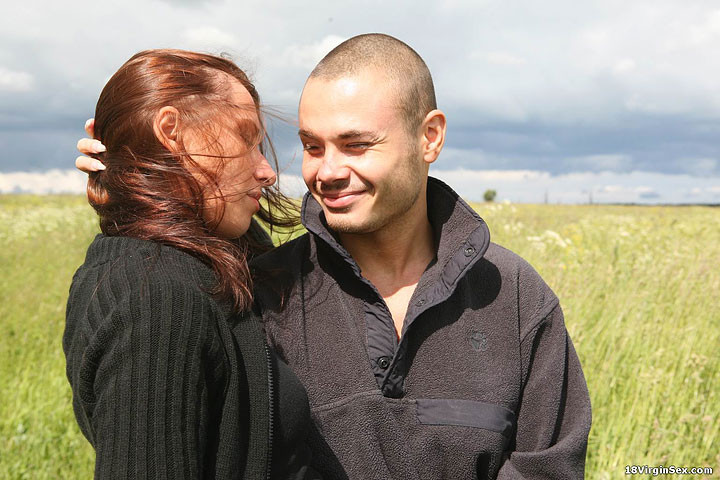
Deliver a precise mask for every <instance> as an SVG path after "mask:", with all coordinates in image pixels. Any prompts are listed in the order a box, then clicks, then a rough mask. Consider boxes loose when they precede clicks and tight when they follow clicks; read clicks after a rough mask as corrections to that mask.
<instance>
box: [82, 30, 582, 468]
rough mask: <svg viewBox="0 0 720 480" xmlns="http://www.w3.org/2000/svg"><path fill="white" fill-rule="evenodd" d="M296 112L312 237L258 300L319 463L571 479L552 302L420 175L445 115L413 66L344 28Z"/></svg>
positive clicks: (578, 449)
mask: <svg viewBox="0 0 720 480" xmlns="http://www.w3.org/2000/svg"><path fill="white" fill-rule="evenodd" d="M299 124H300V131H299V134H300V139H301V141H302V143H303V148H304V154H303V167H302V170H303V177H304V179H305V182H306V183H307V186H308V189H309V193H308V194H307V195H306V196H305V198H304V201H303V207H302V220H303V223H304V225H305V226H306V227H307V229H308V233H307V234H306V235H303V236H301V237H299V238H298V239H296V240H294V241H292V242H289V243H287V244H285V245H283V246H281V247H279V248H277V249H275V250H274V251H272V252H270V253H268V254H266V255H264V256H262V257H260V258H258V259H257V260H256V262H255V267H256V271H257V278H258V280H257V285H256V286H257V288H256V290H257V294H256V301H257V303H258V304H259V305H260V306H261V307H262V308H263V311H264V313H263V316H264V318H265V320H266V329H267V335H268V340H269V342H270V344H271V345H272V346H273V347H274V348H275V349H276V350H277V352H278V353H279V354H280V356H281V357H282V358H283V359H284V360H285V361H286V362H287V363H288V364H289V365H290V366H291V367H292V368H293V370H294V371H295V373H296V374H297V375H298V376H299V377H300V379H301V380H302V382H303V383H304V385H305V387H306V388H307V391H308V398H309V401H310V405H311V409H312V414H313V419H314V420H315V424H316V431H314V432H312V435H311V438H312V442H313V445H312V447H313V451H314V458H315V466H316V468H317V469H318V470H319V471H320V472H322V473H323V474H324V476H325V478H333V479H334V478H338V479H345V478H351V479H416V478H423V479H470V478H478V479H485V478H500V479H523V478H557V479H573V478H582V477H583V471H584V461H585V450H586V446H587V436H588V432H589V428H590V417H591V414H590V401H589V397H588V392H587V387H586V384H585V379H584V377H583V373H582V369H581V367H580V363H579V361H578V358H577V355H576V353H575V350H574V348H573V345H572V342H571V341H570V338H569V337H568V334H567V330H566V329H565V325H564V322H563V315H562V311H561V309H560V306H559V303H558V300H557V297H556V296H555V295H554V294H553V292H552V291H551V290H550V288H549V287H548V286H547V285H546V284H545V283H544V282H543V281H542V279H541V278H540V277H539V275H538V274H537V273H536V272H535V271H534V270H533V269H532V267H531V266H530V265H529V264H527V263H526V262H525V261H523V260H522V259H521V258H519V257H518V256H516V255H515V254H513V253H511V252H509V251H507V250H505V249H503V248H502V247H499V246H497V245H495V244H492V243H491V242H490V235H489V231H488V228H487V226H486V225H485V223H484V222H483V220H482V219H481V218H480V217H479V216H478V215H477V214H476V213H475V212H474V211H473V210H472V209H471V208H470V207H469V206H468V205H467V204H466V203H465V202H463V201H462V200H461V199H460V198H459V197H458V196H457V194H456V193H455V192H453V191H452V190H451V189H450V187H448V186H447V185H445V184H443V183H442V182H440V181H438V180H435V179H433V178H429V177H428V168H429V165H430V164H431V163H432V162H434V161H435V160H436V159H437V158H438V156H439V154H440V152H441V150H442V147H443V144H444V141H445V132H446V119H445V115H444V114H443V113H442V112H441V111H440V110H437V108H436V104H435V94H434V87H433V83H432V79H431V76H430V72H429V71H428V69H427V66H426V65H425V63H424V62H423V60H422V59H421V58H420V57H419V56H418V55H417V53H415V51H413V50H412V49H411V48H410V47H408V46H407V45H405V44H404V43H402V42H400V41H399V40H397V39H395V38H392V37H389V36H387V35H380V34H369V35H360V36H357V37H353V38H351V39H350V40H347V41H346V42H344V43H342V44H341V45H339V46H338V47H336V48H335V49H334V50H333V51H331V52H330V53H329V54H328V55H327V56H326V57H325V58H324V59H323V60H322V61H321V62H320V63H319V64H318V65H317V67H316V68H315V69H314V70H313V72H312V73H311V75H310V78H309V79H308V81H307V83H306V84H305V88H304V90H303V93H302V98H301V100H300V108H299ZM80 164H81V165H82V162H80ZM86 167H88V168H89V167H90V166H89V165H87V164H86Z"/></svg>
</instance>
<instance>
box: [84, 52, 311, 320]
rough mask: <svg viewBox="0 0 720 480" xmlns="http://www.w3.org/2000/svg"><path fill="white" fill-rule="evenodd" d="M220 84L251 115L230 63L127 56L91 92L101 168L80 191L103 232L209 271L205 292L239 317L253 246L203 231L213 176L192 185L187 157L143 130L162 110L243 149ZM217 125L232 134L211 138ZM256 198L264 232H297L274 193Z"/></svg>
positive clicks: (181, 55) (208, 226)
mask: <svg viewBox="0 0 720 480" xmlns="http://www.w3.org/2000/svg"><path fill="white" fill-rule="evenodd" d="M228 76H229V77H231V78H232V79H235V80H237V81H239V82H240V83H241V84H242V85H243V86H244V87H245V88H246V89H247V91H248V92H249V93H250V95H251V96H252V98H253V101H254V103H255V109H256V111H257V112H258V116H259V117H260V115H259V114H260V98H259V95H258V93H257V91H256V90H255V87H254V86H253V84H252V83H251V82H250V80H249V79H248V77H247V75H246V74H245V73H244V72H243V71H242V70H241V69H240V68H238V67H237V65H235V64H234V63H233V62H231V61H230V60H227V59H225V58H222V57H217V56H214V55H207V54H202V53H195V52H187V51H182V50H146V51H143V52H140V53H137V54H136V55H134V56H133V57H132V58H131V59H130V60H128V61H127V62H126V63H125V64H124V65H123V66H122V67H120V69H119V70H118V71H117V72H116V73H115V74H114V75H113V76H112V78H110V80H109V81H108V83H107V84H106V85H105V88H104V89H103V91H102V93H101V94H100V98H99V100H98V103H97V107H96V109H95V138H97V139H99V140H100V141H102V143H103V144H104V145H105V147H106V152H104V153H102V154H99V155H98V156H97V158H98V159H100V160H101V161H102V162H103V163H104V164H105V165H106V167H107V168H106V170H104V171H101V172H96V173H92V174H90V179H89V181H88V189H87V192H88V199H89V201H90V204H91V205H92V206H93V208H95V210H96V211H97V213H98V215H99V216H100V229H101V230H102V232H103V233H104V234H106V235H110V236H115V235H124V236H130V237H135V238H141V239H145V240H151V241H156V242H159V243H162V244H165V245H169V246H172V247H175V248H178V249H180V250H183V251H185V252H188V253H190V254H192V255H194V256H195V257H197V258H200V259H201V260H203V261H204V262H205V263H207V264H209V265H210V266H212V268H213V270H214V272H215V276H216V278H217V287H216V288H215V289H214V290H213V292H212V293H214V294H217V295H218V296H220V297H222V298H224V299H226V300H229V301H230V302H231V304H232V306H233V309H234V310H235V311H242V310H245V309H247V308H248V307H249V306H250V305H251V303H252V279H251V276H250V271H249V268H248V263H247V257H248V254H249V252H250V251H251V250H252V251H253V252H257V250H258V248H262V246H261V245H259V244H257V242H253V240H251V237H250V236H249V235H244V236H243V237H241V238H240V239H236V240H229V239H224V238H220V237H219V236H217V235H215V234H214V233H213V230H214V227H215V226H216V225H217V222H219V219H217V221H215V222H208V221H207V220H206V219H205V218H204V216H203V208H204V206H205V205H206V201H207V200H208V196H209V195H210V194H209V193H208V192H209V191H210V192H214V193H212V194H213V195H216V194H217V192H218V191H219V185H218V175H219V170H215V171H212V170H208V169H200V171H201V178H202V179H203V181H202V182H200V181H199V180H198V178H197V171H198V166H197V164H195V163H194V162H193V161H192V158H191V157H190V155H189V154H188V152H186V151H180V152H172V151H169V150H168V149H167V148H166V147H165V146H164V145H163V144H162V143H161V142H160V140H158V138H157V137H156V134H155V132H154V129H153V125H154V121H155V116H156V114H157V113H158V111H159V110H160V109H161V108H162V107H164V106H171V107H174V108H176V109H177V110H178V112H179V115H180V119H181V120H182V124H183V125H184V126H186V127H188V126H189V127H190V128H193V129H194V130H195V131H197V132H201V133H205V136H206V137H207V138H211V137H213V136H215V138H217V135H226V134H231V135H232V134H234V135H240V136H241V137H242V138H243V139H244V141H245V142H246V143H248V142H252V140H249V137H251V136H253V135H254V133H255V132H252V131H248V132H243V131H237V130H238V128H237V127H239V128H241V129H242V128H243V125H244V123H243V122H242V121H239V122H238V121H236V120H237V118H238V112H237V110H238V106H237V105H232V104H231V103H230V102H229V101H228V96H229V93H230V92H229V91H228V83H227V80H228ZM260 118H262V117H260ZM261 122H262V120H261ZM218 125H221V126H223V125H225V126H229V125H234V126H235V129H234V130H232V131H226V130H227V129H226V130H225V131H224V130H222V128H221V129H220V133H218ZM251 127H252V129H256V127H257V126H256V125H252V126H251ZM262 127H263V126H262V125H261V135H260V137H259V138H258V139H257V142H259V143H260V148H261V151H263V153H264V154H265V156H266V157H268V156H269V157H271V158H272V160H273V161H274V163H275V167H277V161H276V160H275V157H274V151H273V149H272V144H271V143H270V142H269V140H268V139H267V136H266V135H265V133H264V128H262ZM248 146H249V148H255V147H256V146H258V145H257V143H255V144H251V145H248ZM220 156H221V155H220ZM189 165H192V167H193V171H194V172H195V175H193V174H192V173H191V172H190V170H189V169H188V166H189ZM219 168H222V167H219ZM219 195H220V196H222V192H220V193H219ZM263 196H264V197H265V200H266V202H265V203H266V206H263V207H262V208H261V210H260V212H258V216H259V217H260V219H262V220H263V221H264V222H266V223H267V224H268V225H270V227H271V228H272V227H273V226H280V227H292V226H295V225H297V224H298V219H297V212H296V210H295V208H294V204H293V203H292V202H290V201H289V200H287V199H286V198H285V197H284V196H283V195H282V194H280V192H279V191H277V190H275V189H272V188H266V189H265V190H264V193H263ZM219 216H220V217H222V212H219ZM266 248H267V247H266Z"/></svg>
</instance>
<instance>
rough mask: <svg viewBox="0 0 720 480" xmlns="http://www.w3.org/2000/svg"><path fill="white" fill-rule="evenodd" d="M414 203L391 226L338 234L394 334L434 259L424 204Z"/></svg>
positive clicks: (399, 327) (430, 227) (433, 247)
mask: <svg viewBox="0 0 720 480" xmlns="http://www.w3.org/2000/svg"><path fill="white" fill-rule="evenodd" d="M424 200H425V198H424V196H423V201H422V202H418V205H416V206H415V207H413V210H414V211H410V212H407V214H406V215H404V216H403V218H402V219H401V220H399V221H395V222H393V223H392V225H387V226H386V227H384V228H382V229H380V230H378V231H376V232H372V233H367V234H361V235H358V234H340V241H341V243H342V245H343V246H344V247H345V249H346V250H347V251H348V253H350V255H352V257H353V259H354V260H355V262H357V264H358V266H359V267H360V269H361V270H362V275H363V277H365V278H366V279H368V280H369V281H370V282H371V283H372V284H373V285H374V286H375V288H377V290H378V292H379V293H380V295H381V296H382V297H383V299H385V302H386V303H387V305H388V307H389V309H390V312H391V314H392V316H393V319H394V322H395V326H396V328H397V330H398V332H400V331H401V328H402V324H403V320H404V318H405V312H406V310H407V304H408V302H409V301H410V297H411V296H412V293H413V292H414V291H415V287H416V285H417V283H418V281H419V280H420V277H421V276H422V274H423V272H424V271H425V269H426V268H427V266H428V264H429V263H430V262H431V261H432V259H433V258H434V257H435V241H434V238H433V230H432V226H431V225H430V221H429V220H428V217H427V203H426V202H425V201H424Z"/></svg>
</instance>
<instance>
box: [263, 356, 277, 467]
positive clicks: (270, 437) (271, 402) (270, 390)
mask: <svg viewBox="0 0 720 480" xmlns="http://www.w3.org/2000/svg"><path fill="white" fill-rule="evenodd" d="M265 361H266V362H267V377H268V378H267V379H268V397H269V402H268V405H269V408H270V412H269V413H270V415H269V417H268V445H267V463H266V464H265V478H267V480H270V475H271V474H272V454H273V448H272V447H273V424H274V415H273V414H274V412H275V408H274V403H275V387H274V384H273V368H272V359H271V358H270V347H268V345H267V343H265Z"/></svg>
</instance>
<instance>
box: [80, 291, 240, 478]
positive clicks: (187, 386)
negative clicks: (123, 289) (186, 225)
mask: <svg viewBox="0 0 720 480" xmlns="http://www.w3.org/2000/svg"><path fill="white" fill-rule="evenodd" d="M141 283H143V285H142V287H141V288H138V289H137V290H136V291H135V292H134V293H133V295H130V296H129V297H128V298H126V299H124V300H122V301H120V302H119V303H118V304H117V306H116V308H115V309H114V310H113V311H112V313H110V314H109V315H108V316H106V317H105V319H104V320H103V321H102V323H101V324H100V325H99V326H98V327H97V329H96V330H94V332H93V334H92V335H91V336H90V337H89V338H88V341H87V342H86V343H84V344H79V345H78V344H76V345H77V348H82V351H80V352H74V353H75V355H73V358H75V359H76V362H77V363H75V368H76V369H77V374H76V375H72V376H71V383H72V388H73V392H74V395H75V396H76V399H75V400H76V402H75V404H76V415H77V417H78V422H79V423H80V426H81V428H82V430H83V432H84V433H85V434H86V436H88V440H90V442H91V443H92V444H93V446H94V447H95V451H96V462H95V478H98V479H100V478H102V479H131V478H148V479H154V478H172V479H190V478H207V477H214V476H215V473H216V472H215V466H216V463H227V461H228V459H221V460H220V459H218V458H210V457H211V456H212V457H215V456H216V455H215V454H216V453H221V452H220V450H219V448H218V447H219V445H218V441H219V438H220V437H221V436H222V432H220V431H219V428H220V427H219V421H218V417H219V416H220V415H221V414H223V408H222V407H223V395H224V390H225V385H226V374H227V371H228V370H229V369H228V366H227V356H226V355H224V354H223V352H224V350H226V346H224V345H223V340H222V338H221V337H222V335H221V333H220V332H219V331H218V326H217V325H218V317H219V313H218V312H217V309H216V306H215V304H214V303H213V302H212V300H211V299H210V298H208V296H207V295H205V294H203V293H202V292H200V291H198V290H196V289H193V288H190V287H188V286H185V285H183V284H180V283H174V282H173V281H172V280H171V279H162V280H161V281H153V282H141ZM235 380H236V381H239V380H238V379H235ZM226 420H227V419H226ZM236 423H240V421H239V420H238V421H237V422H236ZM210 452H212V453H210ZM235 456H236V457H237V458H241V457H242V452H241V451H236V452H235ZM218 460H220V461H218ZM231 461H232V460H231ZM239 471H242V470H241V465H238V466H237V470H235V472H239Z"/></svg>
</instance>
